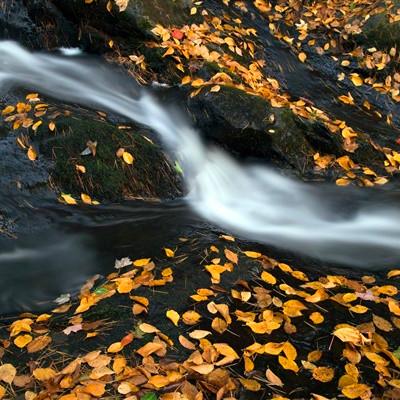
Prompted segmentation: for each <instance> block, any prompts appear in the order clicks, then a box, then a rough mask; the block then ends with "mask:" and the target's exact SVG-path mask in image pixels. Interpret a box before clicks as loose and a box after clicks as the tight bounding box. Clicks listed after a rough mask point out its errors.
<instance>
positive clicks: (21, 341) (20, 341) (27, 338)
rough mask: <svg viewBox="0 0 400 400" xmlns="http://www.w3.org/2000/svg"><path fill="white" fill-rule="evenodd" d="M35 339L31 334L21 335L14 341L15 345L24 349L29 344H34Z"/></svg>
mask: <svg viewBox="0 0 400 400" xmlns="http://www.w3.org/2000/svg"><path fill="white" fill-rule="evenodd" d="M32 340H33V338H32V336H31V335H29V334H25V335H19V336H17V337H16V338H15V339H14V344H15V345H16V346H17V347H19V348H20V349H23V348H24V347H25V346H26V345H27V344H28V343H30V342H32Z"/></svg>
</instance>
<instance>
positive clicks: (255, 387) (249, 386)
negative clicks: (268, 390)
mask: <svg viewBox="0 0 400 400" xmlns="http://www.w3.org/2000/svg"><path fill="white" fill-rule="evenodd" d="M239 381H240V383H241V384H242V386H243V387H244V388H245V389H246V390H250V391H251V392H258V391H259V390H260V389H261V385H260V383H259V382H257V381H256V380H254V379H245V378H239Z"/></svg>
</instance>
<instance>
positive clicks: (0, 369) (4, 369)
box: [0, 364, 17, 384]
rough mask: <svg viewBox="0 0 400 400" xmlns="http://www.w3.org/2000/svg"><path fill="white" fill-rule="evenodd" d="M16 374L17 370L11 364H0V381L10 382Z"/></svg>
mask: <svg viewBox="0 0 400 400" xmlns="http://www.w3.org/2000/svg"><path fill="white" fill-rule="evenodd" d="M16 375H17V370H16V369H15V367H14V366H13V365H12V364H3V365H0V381H3V382H5V383H8V384H11V382H12V381H13V380H14V378H15V376H16Z"/></svg>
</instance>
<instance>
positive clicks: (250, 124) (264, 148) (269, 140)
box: [188, 87, 383, 179]
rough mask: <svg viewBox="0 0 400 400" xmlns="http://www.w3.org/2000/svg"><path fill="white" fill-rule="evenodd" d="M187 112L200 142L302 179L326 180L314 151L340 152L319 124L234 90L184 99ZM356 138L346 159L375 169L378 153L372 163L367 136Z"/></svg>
mask: <svg viewBox="0 0 400 400" xmlns="http://www.w3.org/2000/svg"><path fill="white" fill-rule="evenodd" d="M188 109H189V111H190V112H191V114H192V116H193V119H194V121H195V124H196V125H197V126H198V127H199V128H200V129H201V131H202V132H203V134H204V135H205V137H206V139H209V140H211V141H214V142H217V143H218V144H220V145H221V146H222V147H225V148H226V149H227V150H228V151H230V152H232V153H233V154H236V155H237V156H238V157H239V158H241V159H253V160H259V161H262V162H266V163H269V164H272V165H275V166H277V167H278V168H280V169H283V170H286V171H288V172H290V173H294V174H295V175H298V176H300V177H303V178H305V179H309V178H310V179H313V178H318V179H319V178H320V177H323V175H324V174H328V175H327V176H326V178H329V179H330V178H331V173H332V171H331V170H325V171H316V170H315V164H314V161H313V155H314V154H315V153H321V154H333V155H335V156H337V157H340V156H342V155H343V154H344V150H343V143H342V139H341V136H340V135H335V134H332V133H331V132H329V131H328V129H327V128H326V127H325V126H324V125H323V124H322V123H321V122H319V121H317V120H305V119H303V118H301V117H299V116H297V115H296V114H294V113H293V112H292V111H291V110H290V109H288V108H273V107H271V105H270V103H269V102H268V101H266V100H264V99H262V98H260V97H258V96H253V95H251V94H248V93H246V92H244V91H242V90H238V89H236V88H231V87H222V88H221V90H220V91H219V92H218V93H211V92H209V91H204V92H202V93H200V94H199V95H198V96H196V97H194V98H191V99H189V100H188ZM359 139H360V140H359V141H358V144H359V148H358V150H357V151H356V152H355V153H353V154H351V157H352V159H353V160H354V161H355V162H357V163H363V164H367V165H369V166H372V167H375V168H376V169H377V171H379V170H380V168H381V166H382V165H383V155H382V157H380V158H379V159H377V152H376V151H374V148H373V146H372V145H371V143H370V141H369V140H368V137H364V136H360V138H359Z"/></svg>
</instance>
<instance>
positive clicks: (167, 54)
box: [163, 47, 175, 57]
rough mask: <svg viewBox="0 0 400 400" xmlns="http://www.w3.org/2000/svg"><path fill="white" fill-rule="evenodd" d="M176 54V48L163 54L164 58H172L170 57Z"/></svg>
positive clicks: (169, 48) (171, 48) (170, 48)
mask: <svg viewBox="0 0 400 400" xmlns="http://www.w3.org/2000/svg"><path fill="white" fill-rule="evenodd" d="M174 53H175V50H174V48H173V47H168V49H167V51H166V52H165V53H164V54H163V57H167V56H170V55H172V54H174Z"/></svg>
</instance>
